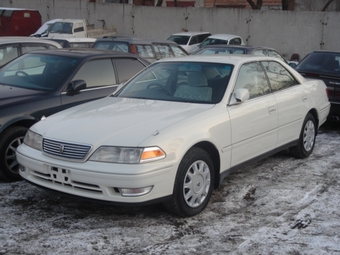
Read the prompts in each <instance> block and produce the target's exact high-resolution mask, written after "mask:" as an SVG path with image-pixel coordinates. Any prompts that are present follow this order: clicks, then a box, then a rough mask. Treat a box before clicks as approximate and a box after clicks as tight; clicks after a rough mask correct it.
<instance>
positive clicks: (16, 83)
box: [0, 54, 78, 91]
mask: <svg viewBox="0 0 340 255" xmlns="http://www.w3.org/2000/svg"><path fill="white" fill-rule="evenodd" d="M77 62H78V60H77V59H73V58H68V57H60V56H51V55H48V56H47V55H40V54H27V55H24V56H22V57H21V58H18V59H16V60H14V61H13V62H11V63H10V64H8V65H6V66H5V67H3V68H2V69H1V71H0V84H5V85H9V86H13V87H20V88H26V89H32V90H43V91H52V90H54V89H56V88H57V87H58V86H59V85H60V83H61V82H62V81H63V80H64V78H65V77H66V76H67V75H68V73H69V72H71V71H72V70H73V68H74V66H75V65H76V64H77Z"/></svg>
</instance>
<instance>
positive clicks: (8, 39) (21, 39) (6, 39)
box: [0, 36, 60, 48]
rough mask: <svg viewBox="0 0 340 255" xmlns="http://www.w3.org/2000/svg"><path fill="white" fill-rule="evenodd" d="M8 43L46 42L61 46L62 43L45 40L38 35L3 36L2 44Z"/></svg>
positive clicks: (0, 40)
mask: <svg viewBox="0 0 340 255" xmlns="http://www.w3.org/2000/svg"><path fill="white" fill-rule="evenodd" d="M7 43H46V44H50V45H54V46H56V47H58V48H60V45H59V44H58V43H56V42H53V41H50V40H44V39H40V38H36V37H28V36H1V37H0V44H7Z"/></svg>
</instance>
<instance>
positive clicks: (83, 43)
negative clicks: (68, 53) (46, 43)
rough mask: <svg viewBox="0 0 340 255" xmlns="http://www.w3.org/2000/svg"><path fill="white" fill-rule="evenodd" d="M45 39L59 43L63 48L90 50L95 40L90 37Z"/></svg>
mask: <svg viewBox="0 0 340 255" xmlns="http://www.w3.org/2000/svg"><path fill="white" fill-rule="evenodd" d="M46 39H47V40H51V41H54V42H57V43H59V44H60V46H61V47H63V48H92V47H93V44H94V42H95V41H96V40H97V39H96V38H90V37H62V38H59V37H52V38H46Z"/></svg>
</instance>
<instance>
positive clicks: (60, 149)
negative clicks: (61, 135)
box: [59, 144, 65, 153]
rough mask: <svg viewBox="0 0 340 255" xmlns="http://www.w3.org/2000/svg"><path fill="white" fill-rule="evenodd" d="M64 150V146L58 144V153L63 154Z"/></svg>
mask: <svg viewBox="0 0 340 255" xmlns="http://www.w3.org/2000/svg"><path fill="white" fill-rule="evenodd" d="M64 150H65V146H64V145H63V144H60V145H59V152H60V153H63V152H64Z"/></svg>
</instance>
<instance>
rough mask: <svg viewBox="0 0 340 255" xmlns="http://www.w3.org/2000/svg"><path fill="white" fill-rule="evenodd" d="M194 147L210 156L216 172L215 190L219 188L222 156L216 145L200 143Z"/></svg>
mask: <svg viewBox="0 0 340 255" xmlns="http://www.w3.org/2000/svg"><path fill="white" fill-rule="evenodd" d="M192 147H198V148H201V149H203V150H205V151H206V152H207V153H208V154H209V155H210V157H211V160H212V163H213V165H214V171H215V181H214V188H215V189H216V188H218V186H219V183H220V167H221V163H220V162H221V161H220V154H219V153H218V149H217V148H216V146H215V145H214V144H212V143H210V142H207V141H202V142H199V143H197V144H195V145H194V146H192Z"/></svg>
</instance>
